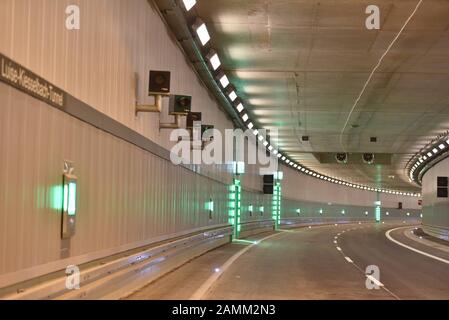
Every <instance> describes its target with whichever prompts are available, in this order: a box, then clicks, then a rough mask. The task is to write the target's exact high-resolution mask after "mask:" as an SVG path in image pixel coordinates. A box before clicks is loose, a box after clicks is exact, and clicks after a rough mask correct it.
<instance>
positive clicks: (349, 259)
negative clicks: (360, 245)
mask: <svg viewBox="0 0 449 320" xmlns="http://www.w3.org/2000/svg"><path fill="white" fill-rule="evenodd" d="M345 259H346V261H348V262H349V263H354V261H352V260H351V258H349V257H345Z"/></svg>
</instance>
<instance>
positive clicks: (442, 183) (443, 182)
mask: <svg viewBox="0 0 449 320" xmlns="http://www.w3.org/2000/svg"><path fill="white" fill-rule="evenodd" d="M447 186H448V178H447V177H437V187H447Z"/></svg>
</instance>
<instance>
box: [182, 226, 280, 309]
mask: <svg viewBox="0 0 449 320" xmlns="http://www.w3.org/2000/svg"><path fill="white" fill-rule="evenodd" d="M281 234H285V233H283V232H279V233H275V234H272V235H269V236H267V237H265V238H262V239H260V240H258V241H257V243H254V244H251V245H248V246H247V247H246V248H244V249H242V250H240V251H239V252H237V253H235V254H234V255H233V256H232V257H230V258H229V259H228V260H227V261H226V262H225V263H223V265H222V267H221V268H220V271H219V272H214V273H213V274H212V275H211V276H210V277H209V278H208V279H207V280H206V281H205V282H204V283H203V284H202V285H201V287H199V288H198V290H196V291H195V293H194V294H193V295H192V296H191V297H190V298H189V300H201V299H202V298H203V297H204V295H205V294H206V293H207V292H208V291H209V289H210V288H211V287H212V286H213V284H214V283H215V281H217V280H218V279H219V278H220V277H221V275H222V274H223V273H224V272H225V271H226V270H227V269H228V268H229V267H230V266H231V265H232V264H233V263H234V262H235V261H236V260H237V259H238V258H240V256H242V255H243V254H244V253H246V252H247V251H248V250H249V249H251V248H252V247H254V246H256V245H257V244H259V243H261V242H263V241H265V240H268V239H270V238H273V237H276V236H279V235H281Z"/></svg>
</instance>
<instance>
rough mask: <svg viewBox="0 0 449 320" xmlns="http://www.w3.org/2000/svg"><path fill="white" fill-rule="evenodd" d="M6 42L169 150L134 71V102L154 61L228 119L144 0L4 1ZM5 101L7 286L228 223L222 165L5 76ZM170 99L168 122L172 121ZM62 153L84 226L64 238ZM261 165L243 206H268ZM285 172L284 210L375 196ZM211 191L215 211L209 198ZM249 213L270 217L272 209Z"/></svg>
mask: <svg viewBox="0 0 449 320" xmlns="http://www.w3.org/2000/svg"><path fill="white" fill-rule="evenodd" d="M69 4H79V5H80V9H81V17H82V20H81V21H82V24H81V30H79V31H68V30H66V29H65V27H64V21H65V17H66V16H65V14H64V12H65V8H66V6H67V5H69ZM99 12H101V15H102V19H101V21H100V20H98V13H99ZM103 19H104V20H103ZM0 52H1V53H3V54H5V55H7V56H8V57H10V58H11V59H13V60H14V61H16V62H18V63H20V64H22V65H24V66H25V67H27V68H29V69H31V70H32V71H33V72H35V73H37V74H38V75H39V76H41V77H43V78H45V79H46V80H48V81H50V82H52V83H54V84H55V85H57V86H59V87H60V88H62V89H64V90H65V91H67V92H68V93H70V94H71V95H73V96H74V97H76V98H77V99H79V100H80V101H82V102H84V103H86V104H87V105H88V106H90V107H91V108H93V109H95V110H98V111H100V112H102V113H103V114H104V117H105V119H106V118H112V119H115V120H117V121H118V123H119V124H121V125H123V126H125V127H127V128H130V129H132V130H134V131H135V132H138V133H140V134H141V135H142V136H143V137H145V138H147V139H150V140H151V141H154V142H156V143H157V144H159V145H160V146H162V147H164V148H165V149H169V148H170V147H171V146H172V144H173V143H172V142H170V141H169V140H168V134H169V132H168V131H165V130H161V131H160V130H159V128H158V122H159V115H157V114H144V115H139V116H137V117H136V116H135V114H134V103H135V94H134V93H135V91H136V84H135V81H134V79H135V76H136V74H137V76H138V78H139V79H140V80H139V85H138V87H139V88H140V90H138V92H139V93H138V99H139V101H141V102H145V103H150V102H151V100H150V99H149V98H148V97H146V94H145V92H146V90H145V89H144V88H146V87H147V85H148V79H147V77H148V76H147V72H148V70H150V69H156V70H170V71H172V92H173V93H182V94H189V95H192V96H193V101H194V106H193V110H194V111H201V112H203V119H205V121H206V122H208V123H211V124H214V125H215V127H216V128H217V129H220V130H223V129H225V128H232V123H231V121H230V120H229V119H228V118H227V116H226V114H225V113H224V112H223V111H221V109H220V107H219V106H218V104H217V103H216V101H215V100H214V98H213V97H212V96H211V95H210V94H209V92H208V91H207V89H206V88H205V87H204V86H203V85H202V83H201V82H200V80H199V79H198V77H197V75H196V74H195V72H194V71H193V69H192V68H191V66H190V65H189V64H188V63H187V62H186V60H185V58H184V56H183V54H182V52H181V51H180V50H179V48H178V47H177V45H176V41H175V39H172V37H171V36H170V34H169V33H168V31H167V30H166V27H165V26H164V24H163V22H162V20H161V19H160V18H159V16H158V15H157V13H156V11H155V9H154V8H152V7H151V6H150V5H149V4H148V2H147V1H146V0H129V1H128V0H127V1H122V0H108V1H91V0H79V1H75V0H73V1H66V0H47V1H45V4H44V5H42V4H41V3H38V1H34V0H28V1H27V0H22V1H13V0H2V1H0ZM0 101H1V108H0V150H2V152H1V154H0V237H1V241H0V287H2V286H4V285H8V284H10V283H15V282H18V281H22V280H26V279H29V278H32V277H35V276H38V275H40V274H45V273H48V272H52V271H56V270H61V269H63V268H65V267H66V266H67V265H69V264H81V263H84V262H88V261H92V260H94V259H98V258H101V257H105V256H108V255H112V254H115V253H117V252H121V251H124V250H128V249H132V248H136V247H139V246H143V245H146V244H149V243H154V242H157V241H161V240H164V239H170V238H173V237H176V236H182V235H185V234H188V233H191V232H195V231H200V230H207V229H209V228H215V227H219V226H222V225H225V224H226V223H227V214H228V213H227V211H228V208H227V195H228V185H229V183H230V182H231V180H232V176H231V174H230V173H229V168H228V167H227V166H221V165H216V166H203V165H200V166H190V167H181V166H174V165H173V164H172V163H170V162H169V161H168V160H166V159H164V158H163V157H161V156H160V155H158V154H156V153H152V152H150V151H148V150H144V149H143V148H141V147H139V146H137V145H134V144H132V143H129V142H126V141H124V140H123V139H121V138H119V137H117V136H114V135H112V134H110V133H107V132H105V131H104V130H102V128H99V127H96V126H93V125H91V124H89V123H87V122H86V121H83V120H82V119H77V118H75V117H73V116H71V115H69V114H67V113H65V112H63V111H61V110H58V109H56V108H53V107H51V106H49V105H47V104H45V103H43V102H40V101H38V100H36V99H34V98H32V97H30V96H27V95H25V94H24V93H21V92H19V91H17V90H16V89H13V88H12V87H10V86H7V85H6V84H4V83H0ZM164 103H165V104H164V111H163V113H162V114H161V121H168V120H169V119H168V116H166V114H167V111H166V110H167V109H166V108H167V102H164ZM64 160H70V161H73V162H74V164H75V174H76V175H77V176H78V179H79V180H78V190H79V191H78V215H77V225H76V229H77V231H76V234H75V236H74V237H73V238H72V239H70V240H69V241H67V240H61V239H60V228H61V214H60V209H61V208H60V207H59V206H60V203H59V204H58V203H55V199H57V198H58V192H59V191H58V190H59V189H58V187H60V184H61V178H62V170H63V161H64ZM258 169H259V168H258V167H257V166H248V167H247V173H246V174H245V176H244V177H242V182H243V186H244V189H245V191H244V195H243V197H244V198H243V200H242V201H243V202H244V204H243V206H245V205H249V203H251V204H254V206H256V203H257V204H260V203H263V204H264V206H265V207H266V208H270V207H271V198H270V197H269V196H266V195H263V194H261V192H260V191H261V190H262V178H261V177H260V175H259V172H258ZM282 170H283V171H285V176H286V179H285V182H284V187H283V190H284V191H283V192H284V196H285V198H286V199H290V200H291V201H293V202H292V204H291V205H290V204H288V205H286V207H285V208H286V209H288V208H290V206H291V209H293V208H295V207H296V206H298V205H301V203H304V204H306V203H315V202H318V201H320V195H321V196H322V195H326V197H329V199H326V202H325V203H326V204H327V203H328V202H332V203H334V204H337V203H338V204H348V205H349V204H350V205H353V206H360V207H369V206H372V205H373V201H374V200H375V198H376V195H375V194H374V193H371V192H364V191H357V190H354V189H348V188H345V187H341V186H336V185H333V184H329V183H322V182H320V181H318V180H316V179H312V178H309V177H306V176H304V175H301V174H299V173H297V172H293V171H292V170H291V169H289V168H283V169H282ZM211 198H213V200H214V207H215V208H214V213H213V215H212V219H210V217H209V212H208V211H207V210H206V208H205V203H206V202H207V201H208V200H209V199H211ZM388 199H389V198H388ZM405 199H406V198H404V200H403V201H404V202H406V201H408V200H405ZM290 200H289V201H290ZM295 201H297V202H298V203H294V202H295ZM314 201H315V202H314ZM321 201H322V200H321ZM388 201H390V200H388ZM391 201H392V202H391V203H394V201H393V199H392V200H391ZM288 210H290V209H288ZM288 210H287V211H288ZM359 211H360V212H363V209H362V210H359ZM309 214H310V215H311V214H313V210H312V211H310V213H309ZM242 218H243V221H244V222H247V221H254V222H256V221H266V220H269V219H270V218H271V212H270V211H269V210H265V212H264V215H253V216H249V215H248V213H246V214H244V215H243V216H242Z"/></svg>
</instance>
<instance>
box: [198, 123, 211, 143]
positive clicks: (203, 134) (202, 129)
mask: <svg viewBox="0 0 449 320" xmlns="http://www.w3.org/2000/svg"><path fill="white" fill-rule="evenodd" d="M213 129H214V126H213V125H210V124H202V125H201V138H202V140H203V141H212V140H214V136H213V133H212V132H211V131H209V132H208V136H207V137H206V135H205V133H206V131H208V130H213Z"/></svg>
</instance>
